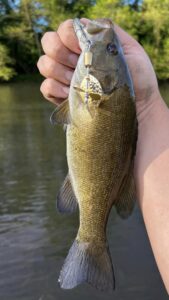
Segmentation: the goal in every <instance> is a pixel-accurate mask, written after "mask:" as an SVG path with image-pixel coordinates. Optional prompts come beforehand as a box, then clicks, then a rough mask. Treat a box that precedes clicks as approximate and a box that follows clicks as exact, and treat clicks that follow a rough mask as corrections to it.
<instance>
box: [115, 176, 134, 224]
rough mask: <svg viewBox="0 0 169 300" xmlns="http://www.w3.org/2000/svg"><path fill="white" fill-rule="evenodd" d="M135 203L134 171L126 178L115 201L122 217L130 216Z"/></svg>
mask: <svg viewBox="0 0 169 300" xmlns="http://www.w3.org/2000/svg"><path fill="white" fill-rule="evenodd" d="M134 205H135V184H134V177H133V174H132V172H131V171H130V173H129V174H128V175H127V177H126V178H125V179H124V181H123V184H122V186H121V189H120V193H119V195H118V198H117V202H116V203H115V207H116V211H117V213H118V215H119V216H120V217H121V218H122V219H126V218H128V217H129V216H130V215H131V213H132V211H133V208H134Z"/></svg>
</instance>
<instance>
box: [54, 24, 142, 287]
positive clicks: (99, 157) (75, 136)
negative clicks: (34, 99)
mask: <svg viewBox="0 0 169 300" xmlns="http://www.w3.org/2000/svg"><path fill="white" fill-rule="evenodd" d="M73 26H74V30H75V33H76V35H77V38H78V41H79V45H80V47H81V49H82V52H81V55H80V57H79V60H78V63H77V66H76V69H75V72H74V75H73V78H72V81H71V85H70V92H69V97H68V99H67V100H65V101H64V102H63V103H61V104H60V105H59V106H58V107H57V108H56V110H55V111H54V112H53V114H52V116H51V121H52V123H55V124H64V125H66V140H67V162H68V169H69V170H68V175H67V176H66V179H65V181H64V183H63V185H62V187H61V189H60V191H59V194H58V196H57V208H58V210H59V211H60V212H63V213H66V212H68V213H71V212H73V211H75V210H76V209H77V207H79V216H80V226H79V230H78V233H77V236H76V238H75V241H74V243H73V245H72V247H71V248H70V251H69V253H68V256H67V258H66V260H65V262H64V265H63V268H62V270H61V273H60V277H59V282H60V286H61V287H62V288H64V289H71V288H74V287H75V286H77V285H78V284H80V283H82V282H87V283H89V284H91V285H92V286H94V287H95V288H97V289H99V290H109V289H114V288H115V275H114V270H113V265H112V261H111V257H110V253H109V248H108V243H107V239H106V225H107V221H108V216H109V213H110V210H111V208H112V205H114V206H115V207H116V210H117V213H118V214H119V215H120V216H121V217H122V218H126V217H128V216H129V215H130V214H131V212H132V210H133V207H134V203H135V197H134V195H135V188H134V180H133V165H134V155H135V149H136V141H137V119H136V108H135V98H134V91H133V85H132V80H131V77H130V74H129V70H128V67H127V64H126V62H125V58H124V54H123V51H122V47H121V45H120V42H119V40H118V37H117V35H116V33H115V31H114V28H113V23H112V21H111V20H109V19H97V20H95V21H89V23H88V24H87V25H86V26H85V25H83V24H82V23H81V22H80V21H79V20H78V19H75V20H74V21H73Z"/></svg>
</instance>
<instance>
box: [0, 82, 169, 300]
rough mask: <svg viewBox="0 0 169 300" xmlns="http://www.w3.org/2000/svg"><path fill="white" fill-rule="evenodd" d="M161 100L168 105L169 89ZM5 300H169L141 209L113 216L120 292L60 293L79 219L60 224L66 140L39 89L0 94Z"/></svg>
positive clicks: (14, 88) (23, 87)
mask: <svg viewBox="0 0 169 300" xmlns="http://www.w3.org/2000/svg"><path fill="white" fill-rule="evenodd" d="M162 93H163V95H164V97H165V98H166V100H168V101H169V87H168V86H167V85H166V86H163V88H162ZM0 107H1V109H0V299H1V300H55V299H60V300H62V299H64V300H68V299H69V300H70V299H73V300H79V299H81V300H83V299H86V298H87V297H92V298H93V299H105V300H109V299H114V300H123V299H125V300H129V299H130V300H132V299H133V300H135V299H137V300H142V299H144V300H159V299H160V300H167V299H168V296H167V294H166V291H165V288H164V286H163V283H162V281H161V278H160V275H159V272H158V270H157V267H156V264H155V261H154V258H153V255H152V251H151V248H150V245H149V241H148V238H147V234H146V232H145V228H144V224H143V220H142V217H141V214H140V211H139V209H138V207H136V208H135V211H134V213H133V214H132V216H131V217H130V218H129V219H128V220H127V221H123V220H120V218H119V217H118V216H117V214H116V213H115V211H114V210H113V211H112V213H111V216H110V220H109V226H108V238H109V242H110V249H111V255H112V258H113V262H114V267H115V273H116V280H117V289H116V291H115V293H114V294H113V295H112V294H105V293H99V292H98V291H96V290H94V289H93V288H92V287H90V286H88V285H86V284H84V285H82V286H79V287H78V288H76V289H74V290H71V291H63V290H61V289H60V288H59V286H58V284H57V277H58V275H59V271H60V268H61V266H62V263H63V260H64V257H65V256H66V253H67V251H68V249H69V247H70V245H71V243H72V241H73V239H74V237H75V235H76V232H77V228H78V215H77V214H75V215H73V216H69V217H68V216H66V217H65V216H61V215H59V214H58V213H57V212H56V210H55V195H56V191H57V190H58V188H59V186H60V185H61V183H62V181H63V179H64V177H65V175H66V173H67V164H66V158H65V135H64V132H63V130H62V128H60V127H54V128H53V127H52V126H51V125H50V123H49V116H50V113H51V112H52V110H53V106H52V105H51V104H49V103H47V101H44V100H43V99H42V97H41V96H40V93H39V84H38V83H37V84H36V83H24V84H23V83H22V84H18V83H17V84H11V85H3V86H0Z"/></svg>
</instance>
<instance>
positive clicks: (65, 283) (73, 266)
mask: <svg viewBox="0 0 169 300" xmlns="http://www.w3.org/2000/svg"><path fill="white" fill-rule="evenodd" d="M58 281H59V283H60V286H61V288H63V289H72V288H74V287H76V286H77V285H79V284H81V283H83V282H87V283H89V284H91V285H92V286H93V287H95V288H97V289H99V290H102V291H104V290H114V289H115V277H114V271H113V267H112V262H111V257H110V253H109V249H108V247H107V246H106V244H104V245H103V246H102V247H99V246H98V247H97V245H94V247H92V245H91V244H90V243H87V242H86V243H84V242H79V241H77V240H75V241H74V243H73V245H72V247H71V248H70V250H69V253H68V256H67V257H66V260H65V262H64V265H63V267H62V270H61V272H60V276H59V279H58Z"/></svg>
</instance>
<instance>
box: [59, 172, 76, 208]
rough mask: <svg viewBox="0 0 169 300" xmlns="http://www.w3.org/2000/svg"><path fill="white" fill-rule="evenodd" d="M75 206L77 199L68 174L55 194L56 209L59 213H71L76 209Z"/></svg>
mask: <svg viewBox="0 0 169 300" xmlns="http://www.w3.org/2000/svg"><path fill="white" fill-rule="evenodd" d="M77 206H78V203H77V199H76V197H75V194H74V191H73V188H72V184H71V182H70V176H69V174H68V175H67V176H66V178H65V180H64V182H63V185H62V187H61V189H60V191H59V193H58V195H57V209H58V211H59V212H61V213H73V212H74V211H75V210H76V209H77Z"/></svg>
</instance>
